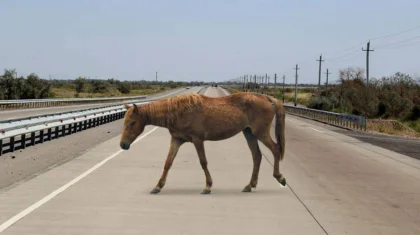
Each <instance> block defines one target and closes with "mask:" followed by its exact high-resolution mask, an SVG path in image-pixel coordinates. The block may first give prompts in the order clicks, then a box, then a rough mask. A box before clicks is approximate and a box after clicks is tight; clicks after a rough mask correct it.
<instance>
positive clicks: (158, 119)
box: [141, 106, 169, 127]
mask: <svg viewBox="0 0 420 235" xmlns="http://www.w3.org/2000/svg"><path fill="white" fill-rule="evenodd" d="M149 109H150V106H145V107H144V108H143V110H142V111H141V112H143V113H144V114H146V120H147V121H146V125H153V126H160V127H168V120H167V117H168V115H169V114H168V113H167V111H166V110H165V109H161V110H159V113H158V115H156V113H155V114H153V115H151V114H152V112H150V110H149Z"/></svg>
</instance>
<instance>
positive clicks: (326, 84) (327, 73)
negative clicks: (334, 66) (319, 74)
mask: <svg viewBox="0 0 420 235" xmlns="http://www.w3.org/2000/svg"><path fill="white" fill-rule="evenodd" d="M325 74H326V75H327V81H326V83H325V86H326V87H327V88H328V75H329V74H331V73H330V72H329V71H328V69H327V72H326V73H325Z"/></svg>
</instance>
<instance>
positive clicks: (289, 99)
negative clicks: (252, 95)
mask: <svg viewBox="0 0 420 235" xmlns="http://www.w3.org/2000/svg"><path fill="white" fill-rule="evenodd" d="M231 90H232V92H233V93H237V92H242V91H241V90H238V89H235V88H232V89H231ZM269 95H271V96H274V97H275V93H274V91H271V92H270V93H269ZM296 96H297V103H298V104H300V105H304V106H307V105H308V102H309V99H310V98H311V97H312V93H310V92H303V91H299V90H298V92H297V95H296ZM277 98H278V99H279V100H282V99H283V96H282V94H281V90H278V93H277ZM284 101H285V102H286V103H294V102H295V92H285V93H284Z"/></svg>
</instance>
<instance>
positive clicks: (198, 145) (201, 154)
mask: <svg viewBox="0 0 420 235" xmlns="http://www.w3.org/2000/svg"><path fill="white" fill-rule="evenodd" d="M193 143H194V146H195V149H196V150H197V154H198V158H199V159H200V164H201V168H203V170H204V174H205V175H206V187H205V188H204V189H203V191H202V192H201V194H209V193H210V192H211V190H210V188H211V186H212V185H213V180H212V178H211V175H210V172H209V169H208V168H207V159H206V153H205V151H204V141H202V140H195V141H194V142H193Z"/></svg>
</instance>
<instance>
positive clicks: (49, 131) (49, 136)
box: [47, 128, 51, 141]
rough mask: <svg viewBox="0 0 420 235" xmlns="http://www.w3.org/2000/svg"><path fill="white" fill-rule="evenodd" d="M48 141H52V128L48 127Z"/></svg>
mask: <svg viewBox="0 0 420 235" xmlns="http://www.w3.org/2000/svg"><path fill="white" fill-rule="evenodd" d="M47 138H48V141H51V128H48V136H47Z"/></svg>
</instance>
